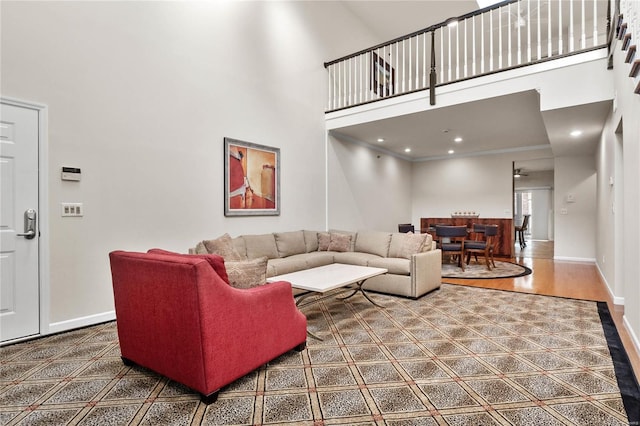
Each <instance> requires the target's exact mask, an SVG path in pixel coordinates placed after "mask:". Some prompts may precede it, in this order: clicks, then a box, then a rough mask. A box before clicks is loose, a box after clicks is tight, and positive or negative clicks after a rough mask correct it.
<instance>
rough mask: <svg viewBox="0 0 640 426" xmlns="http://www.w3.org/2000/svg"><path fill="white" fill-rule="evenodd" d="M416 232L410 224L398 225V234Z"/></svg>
mask: <svg viewBox="0 0 640 426" xmlns="http://www.w3.org/2000/svg"><path fill="white" fill-rule="evenodd" d="M414 231H415V228H414V226H413V225H412V224H410V223H399V224H398V232H402V233H403V234H406V233H407V232H414Z"/></svg>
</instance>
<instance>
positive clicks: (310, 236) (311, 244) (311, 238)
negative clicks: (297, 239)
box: [302, 230, 318, 253]
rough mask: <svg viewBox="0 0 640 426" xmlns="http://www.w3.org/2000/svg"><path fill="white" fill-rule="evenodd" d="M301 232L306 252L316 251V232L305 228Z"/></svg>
mask: <svg viewBox="0 0 640 426" xmlns="http://www.w3.org/2000/svg"><path fill="white" fill-rule="evenodd" d="M302 232H303V234H304V244H305V246H306V250H307V253H311V252H312V251H318V232H316V231H306V230H305V231H302Z"/></svg>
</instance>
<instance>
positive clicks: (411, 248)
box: [399, 232, 431, 259]
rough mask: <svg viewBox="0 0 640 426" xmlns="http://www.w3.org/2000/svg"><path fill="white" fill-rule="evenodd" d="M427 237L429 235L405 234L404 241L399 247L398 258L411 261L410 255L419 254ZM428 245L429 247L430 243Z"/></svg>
mask: <svg viewBox="0 0 640 426" xmlns="http://www.w3.org/2000/svg"><path fill="white" fill-rule="evenodd" d="M427 235H429V234H413V233H410V232H409V233H407V234H405V235H404V241H403V242H402V246H401V247H400V253H399V257H404V258H406V259H411V255H413V254H416V253H420V252H421V251H422V247H423V246H424V244H425V242H426V240H427ZM429 245H431V243H429Z"/></svg>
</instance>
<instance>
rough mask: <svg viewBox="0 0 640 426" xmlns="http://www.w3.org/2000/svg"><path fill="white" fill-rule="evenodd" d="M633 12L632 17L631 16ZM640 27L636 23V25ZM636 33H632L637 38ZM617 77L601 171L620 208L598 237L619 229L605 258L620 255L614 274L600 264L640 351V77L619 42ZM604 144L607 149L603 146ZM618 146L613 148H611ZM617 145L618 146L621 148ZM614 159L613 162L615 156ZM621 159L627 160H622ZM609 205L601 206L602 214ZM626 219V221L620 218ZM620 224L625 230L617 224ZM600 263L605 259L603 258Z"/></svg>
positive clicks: (630, 5)
mask: <svg viewBox="0 0 640 426" xmlns="http://www.w3.org/2000/svg"><path fill="white" fill-rule="evenodd" d="M625 5H626V6H627V7H628V8H630V9H632V8H635V12H638V8H639V7H640V5H638V3H637V2H626V3H625ZM622 12H623V13H624V15H625V16H633V12H634V11H630V10H627V11H624V10H623V11H622ZM630 12H631V13H630ZM636 27H637V25H636ZM636 36H637V34H633V37H636ZM613 51H614V61H613V65H614V66H613V75H614V83H615V88H616V102H615V103H614V105H615V106H616V109H615V111H614V112H613V114H612V116H611V117H610V118H609V119H608V121H607V126H606V128H605V131H604V134H603V137H602V139H601V142H600V144H601V145H600V150H599V151H600V155H599V158H598V168H599V171H600V170H602V171H604V172H605V173H607V174H610V173H611V171H612V170H613V171H614V172H615V181H614V197H615V198H616V201H615V204H616V206H621V207H622V208H618V209H616V212H615V218H614V219H613V223H614V224H615V226H616V228H614V229H611V228H610V226H611V218H608V217H606V216H603V215H599V220H600V222H599V223H598V227H599V237H600V241H604V240H605V239H606V238H607V237H606V236H605V233H607V232H612V231H615V235H616V239H615V241H614V243H613V247H614V248H613V249H612V248H611V247H612V245H611V244H608V245H607V246H606V252H604V253H603V254H604V255H605V256H607V259H609V255H610V253H611V252H612V250H613V252H614V253H615V254H614V256H615V258H614V262H615V268H614V271H612V270H611V269H610V268H609V267H608V266H607V263H608V262H609V260H607V261H606V262H605V263H604V265H603V264H601V263H599V265H598V266H599V267H600V270H601V271H602V272H603V274H604V276H605V279H606V281H607V283H608V284H609V286H610V289H611V291H612V292H614V294H615V296H616V297H617V298H619V299H623V300H624V321H625V325H626V327H627V329H628V331H629V332H630V334H631V336H632V338H633V340H634V343H635V345H636V348H637V349H638V350H640V309H639V308H638V306H640V286H638V276H640V248H639V247H638V240H640V223H639V221H638V217H640V167H638V165H639V164H640V96H638V95H637V94H634V93H633V91H634V89H635V87H636V85H637V84H640V77H638V78H636V79H635V80H634V79H631V78H629V77H628V75H629V68H630V65H629V64H627V63H625V62H624V60H625V57H626V52H625V51H623V50H622V49H621V47H620V42H618V43H617V44H616V45H615V47H614V49H613ZM620 123H622V126H621V128H620V129H619V125H620ZM618 130H621V132H620V135H618V136H621V139H622V142H621V144H620V143H619V142H618V137H617V136H616V135H615V132H616V131H618ZM603 145H605V146H603ZM611 145H613V146H611ZM616 145H617V146H616ZM612 155H613V156H614V158H611V156H612ZM620 157H622V158H620ZM599 182H600V187H599V192H600V193H601V194H602V195H601V198H603V199H604V198H605V196H606V191H607V189H606V186H607V185H608V176H607V180H605V179H600V180H599ZM605 208H606V207H602V206H601V210H604V209H605ZM620 216H622V217H620ZM618 225H620V226H618ZM598 261H599V262H600V261H601V259H598Z"/></svg>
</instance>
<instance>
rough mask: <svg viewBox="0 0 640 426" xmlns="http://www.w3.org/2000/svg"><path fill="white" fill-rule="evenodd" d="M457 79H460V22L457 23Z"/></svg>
mask: <svg viewBox="0 0 640 426" xmlns="http://www.w3.org/2000/svg"><path fill="white" fill-rule="evenodd" d="M456 80H460V23H457V24H456Z"/></svg>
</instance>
